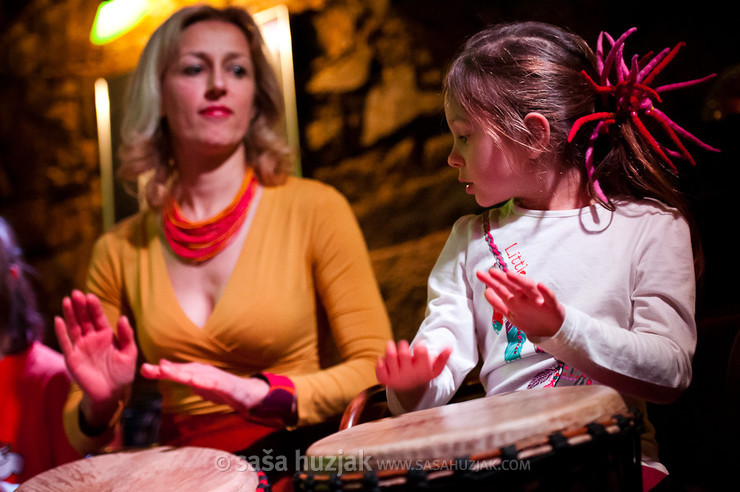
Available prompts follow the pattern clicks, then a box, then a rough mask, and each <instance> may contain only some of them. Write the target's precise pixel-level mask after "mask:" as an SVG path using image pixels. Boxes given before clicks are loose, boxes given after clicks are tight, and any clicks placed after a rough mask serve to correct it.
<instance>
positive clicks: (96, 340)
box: [54, 290, 137, 423]
mask: <svg viewBox="0 0 740 492" xmlns="http://www.w3.org/2000/svg"><path fill="white" fill-rule="evenodd" d="M62 314H63V315H64V319H62V318H61V317H58V316H57V317H56V318H55V319H54V330H55V331H56V335H57V339H58V340H59V346H60V348H61V349H62V353H63V354H64V359H65V361H66V363H67V369H68V370H69V372H70V374H71V375H72V377H73V378H74V380H75V382H76V383H77V384H78V385H79V386H80V388H81V389H82V391H83V392H84V393H85V397H86V398H87V400H88V401H87V407H88V409H89V411H91V412H92V413H98V414H100V413H109V412H110V409H115V408H116V407H117V405H118V401H119V400H123V399H124V398H125V396H126V394H127V392H128V390H129V387H130V386H131V383H132V382H133V380H134V374H135V371H136V357H137V349H136V343H135V341H134V332H133V329H132V328H131V325H130V324H129V322H128V319H127V318H126V317H125V316H121V318H120V319H119V321H118V324H117V328H118V337H117V339H116V336H115V335H114V334H113V330H112V328H111V326H110V324H109V323H108V320H107V318H106V317H105V315H104V314H103V309H102V307H101V305H100V300H99V299H98V298H97V297H96V296H95V295H93V294H87V295H85V294H83V293H82V292H80V291H77V290H76V291H73V292H72V295H71V296H70V297H65V298H64V300H63V301H62ZM85 417H86V418H88V419H91V420H92V421H98V420H106V418H105V417H108V415H85ZM96 417H98V418H96ZM91 423H92V422H91Z"/></svg>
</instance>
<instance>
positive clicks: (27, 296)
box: [0, 217, 43, 356]
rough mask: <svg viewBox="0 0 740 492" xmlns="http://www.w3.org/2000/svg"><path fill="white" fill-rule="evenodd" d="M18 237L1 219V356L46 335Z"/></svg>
mask: <svg viewBox="0 0 740 492" xmlns="http://www.w3.org/2000/svg"><path fill="white" fill-rule="evenodd" d="M29 271H30V268H29V267H28V265H26V263H25V262H24V261H23V258H22V255H21V250H20V248H19V247H18V243H17V241H16V239H15V234H14V233H13V230H12V229H11V228H10V226H9V225H8V223H7V222H6V221H5V220H4V219H3V218H2V217H0V356H2V355H3V354H15V353H19V352H22V351H24V350H25V349H27V348H28V347H29V346H30V345H31V344H32V343H33V342H34V341H36V340H40V339H41V337H42V335H43V320H42V317H41V314H40V313H39V311H38V310H37V304H36V296H35V294H34V292H33V289H32V287H31V284H30V283H29V282H28V278H27V277H26V274H27V273H28V272H29Z"/></svg>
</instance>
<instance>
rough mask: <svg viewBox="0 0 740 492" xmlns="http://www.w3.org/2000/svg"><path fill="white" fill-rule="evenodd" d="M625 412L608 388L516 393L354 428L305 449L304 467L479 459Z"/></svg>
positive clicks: (620, 398) (596, 386) (374, 466)
mask: <svg viewBox="0 0 740 492" xmlns="http://www.w3.org/2000/svg"><path fill="white" fill-rule="evenodd" d="M627 412H628V409H627V406H626V404H625V402H624V400H623V399H622V397H621V396H620V395H619V393H618V392H616V391H615V390H614V389H612V388H609V387H607V386H601V385H589V386H570V387H562V388H541V389H531V390H523V391H516V392H512V393H506V394H502V395H495V396H490V397H486V398H480V399H476V400H470V401H465V402H462V403H454V404H449V405H445V406H441V407H436V408H430V409H426V410H420V411H417V412H410V413H406V414H403V415H398V416H395V417H388V418H384V419H381V420H377V421H374V422H368V423H364V424H359V425H355V426H353V427H350V428H349V429H346V430H343V431H340V432H338V433H336V434H333V435H330V436H328V437H325V438H324V439H321V440H319V441H317V442H316V443H314V444H313V445H311V446H310V447H309V449H308V451H307V452H306V457H307V460H306V462H305V464H306V465H307V468H308V469H307V471H320V470H318V469H317V467H318V468H322V467H323V466H324V464H328V463H333V464H335V465H336V464H341V463H342V462H343V463H345V464H346V463H351V464H352V465H353V466H354V465H356V464H357V463H362V464H363V465H364V466H366V467H369V468H370V469H374V470H377V469H378V467H379V466H380V468H384V467H387V466H388V464H389V463H392V462H397V463H403V462H414V461H417V462H418V461H420V460H434V459H437V458H445V459H446V458H455V457H462V456H468V457H472V456H476V455H485V454H486V453H490V452H491V451H495V450H498V449H500V448H503V447H507V446H512V445H515V446H516V448H518V449H520V448H525V447H527V446H530V445H532V444H533V443H536V442H539V441H542V440H543V439H544V440H546V439H547V436H549V435H550V434H553V433H555V432H561V431H564V430H568V429H570V428H580V427H583V426H585V425H587V424H589V423H591V422H597V421H600V420H603V419H609V418H612V417H614V416H615V415H623V414H625V413H627ZM312 457H314V459H312Z"/></svg>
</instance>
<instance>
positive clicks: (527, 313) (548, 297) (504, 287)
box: [476, 268, 565, 337]
mask: <svg viewBox="0 0 740 492" xmlns="http://www.w3.org/2000/svg"><path fill="white" fill-rule="evenodd" d="M476 274H477V276H478V279H480V280H481V281H482V282H483V283H485V284H486V292H485V297H486V300H487V301H488V302H489V303H490V304H491V306H493V309H494V310H496V311H499V312H501V313H503V314H504V315H505V316H506V317H507V318H508V319H509V321H511V323H512V324H513V325H514V326H516V327H517V328H519V329H520V330H522V331H523V332H524V333H525V334H526V335H527V336H528V337H550V336H553V335H554V334H555V333H557V331H558V330H559V329H560V326H561V325H562V324H563V320H564V319H565V307H563V305H562V304H560V303H559V302H558V300H557V299H556V298H555V294H554V293H553V292H552V291H551V290H550V289H548V288H547V287H546V286H545V285H543V284H540V283H536V282H533V281H532V280H530V279H529V278H527V277H526V276H524V275H519V274H517V273H512V272H502V271H501V270H499V269H498V268H491V269H490V270H489V271H488V272H483V271H479V272H477V273H476Z"/></svg>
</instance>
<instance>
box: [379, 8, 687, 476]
mask: <svg viewBox="0 0 740 492" xmlns="http://www.w3.org/2000/svg"><path fill="white" fill-rule="evenodd" d="M631 32H632V31H628V33H626V34H625V36H623V37H622V38H620V39H618V40H616V41H615V40H613V39H612V38H610V37H609V36H608V35H606V34H602V36H601V37H600V40H599V47H598V50H597V52H596V53H595V54H594V53H593V52H592V51H591V50H590V49H589V47H588V45H587V44H586V43H585V42H584V41H583V40H582V39H581V38H579V37H578V36H576V35H573V34H571V33H569V32H566V31H564V30H562V29H560V28H557V27H554V26H550V25H545V24H541V23H531V22H530V23H520V24H513V25H500V26H496V27H492V28H489V29H487V30H484V31H483V32H480V33H479V34H477V35H475V36H473V37H472V38H471V39H470V40H469V41H468V42H467V44H466V45H465V47H464V49H463V50H462V53H461V54H460V55H459V56H458V57H457V59H456V60H455V61H454V62H453V63H452V65H451V68H450V69H449V72H448V74H447V76H446V80H445V114H446V118H447V122H448V125H449V127H450V130H451V132H452V135H453V137H454V145H453V148H452V151H451V153H450V155H449V157H448V163H449V165H450V166H452V167H454V168H456V169H458V171H459V178H458V179H459V181H460V182H461V183H463V184H465V187H466V190H467V193H469V194H471V195H474V196H475V199H476V201H477V203H478V204H479V205H481V206H483V207H492V208H490V209H488V210H487V211H485V212H483V213H482V214H481V215H470V216H465V217H462V218H461V219H459V220H458V221H457V223H456V224H455V225H454V227H453V229H452V232H451V234H450V237H449V239H448V241H447V244H446V245H445V247H444V249H443V251H442V253H441V255H440V257H439V259H438V261H437V264H436V265H435V267H434V270H433V271H432V273H431V275H430V278H429V284H428V289H429V303H428V308H427V316H426V319H425V320H424V322H423V323H422V325H421V327H420V329H419V332H418V334H417V336H416V337H415V339H414V341H413V343H412V347H413V351H412V349H410V348H409V345H408V343H406V342H405V341H400V342H399V343H398V345H397V346H396V345H394V344H393V343H390V344H389V345H388V347H387V351H386V355H385V357H384V358H381V359H380V360H379V361H378V365H377V368H376V373H377V375H378V379H379V381H380V382H381V383H383V384H385V385H386V386H387V389H388V401H389V405H390V407H391V410H392V411H393V412H394V413H401V412H408V411H414V410H418V409H423V408H429V407H434V406H438V405H443V404H445V403H447V402H448V401H449V399H450V398H451V397H452V396H453V394H454V393H455V391H456V390H457V389H458V388H459V387H460V385H461V384H462V383H463V380H464V379H465V377H466V376H467V375H468V373H469V372H470V371H471V370H473V369H474V368H475V367H476V366H477V365H478V364H479V358H480V380H481V382H482V384H483V386H484V388H485V390H486V393H487V394H488V395H494V394H499V393H504V392H509V391H516V390H522V389H528V388H536V387H552V386H563V385H574V384H592V383H593V384H597V383H598V384H606V385H609V386H611V387H613V388H615V389H617V390H618V391H619V392H620V393H622V394H623V395H624V397H625V398H626V400H627V402H628V404H630V405H634V406H637V407H638V408H640V409H641V410H642V411H643V412H644V411H645V400H650V401H654V402H661V403H665V402H670V401H672V400H673V399H675V398H676V397H677V396H678V395H679V394H680V393H681V392H682V391H683V390H684V389H685V388H686V387H687V386H688V384H689V382H690V380H691V359H692V356H693V352H694V348H695V344H696V327H695V322H694V305H695V261H694V260H695V258H694V254H693V249H692V239H691V231H690V227H689V223H688V221H687V218H686V217H687V213H686V207H685V204H684V203H683V202H682V200H681V196H680V194H679V192H678V191H676V190H675V189H674V187H673V181H674V179H673V178H674V177H675V174H674V171H673V167H672V166H673V165H674V164H673V162H672V157H673V154H674V153H671V152H670V151H669V150H668V149H667V147H666V146H664V145H661V144H659V143H658V141H659V140H660V141H668V142H670V144H671V145H670V146H671V147H674V146H675V147H677V148H678V149H679V151H680V152H681V153H682V154H683V155H684V156H688V152H686V150H685V147H684V146H683V145H682V144H681V141H680V140H679V138H678V137H677V136H676V133H677V132H680V133H679V134H680V135H682V136H685V137H687V138H690V139H691V140H694V141H695V138H694V137H691V136H690V135H688V134H686V133H685V132H683V131H682V130H681V129H673V128H677V126H676V125H675V124H673V122H669V120H668V119H667V117H666V116H665V115H664V114H662V113H659V112H658V111H657V109H655V108H654V107H653V103H656V102H657V101H658V100H659V95H658V93H657V92H656V91H655V89H651V88H650V87H649V84H650V83H652V79H653V78H654V77H655V75H657V72H659V71H660V70H662V68H663V67H664V66H665V64H666V63H667V62H668V61H670V59H672V58H673V56H674V55H675V50H674V52H672V53H671V54H670V55H668V56H666V55H667V53H666V52H662V53H660V54H658V55H657V56H656V57H655V58H654V61H653V62H652V63H650V64H648V65H645V63H644V62H643V63H640V64H637V63H636V64H635V65H633V66H632V67H630V66H629V65H628V64H627V63H624V62H623V60H622V56H621V53H622V50H623V43H624V39H626V37H627V36H628V35H629V34H630V33H631ZM607 43H610V44H611V46H609V45H608V44H607ZM609 48H612V49H611V50H610V51H609V53H608V54H607V53H606V52H605V51H607V50H609ZM612 73H616V76H612V75H611V74H612ZM682 85H683V84H682ZM672 88H675V86H673V87H672ZM662 89H663V88H658V90H659V91H662ZM663 122H666V123H665V125H664V124H663ZM668 125H670V127H668ZM648 127H651V128H653V127H657V128H658V129H659V131H660V132H664V133H658V131H656V130H655V129H652V130H648ZM667 128H671V130H668V129H667ZM664 137H665V138H664ZM666 139H667V140H666ZM697 143H699V142H697ZM688 157H690V156H688ZM646 429H647V431H646V433H645V435H644V436H643V443H642V451H643V455H644V456H643V459H644V468H643V469H644V472H643V475H644V482H645V486H646V488H649V487H650V486H651V485H653V484H655V483H656V481H657V480H659V479H661V478H663V477H664V476H665V474H666V473H667V471H666V469H665V467H663V466H662V465H661V464H660V463H659V462H658V453H657V447H656V444H655V441H654V432H653V430H652V428H651V427H650V425H649V424H646Z"/></svg>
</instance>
